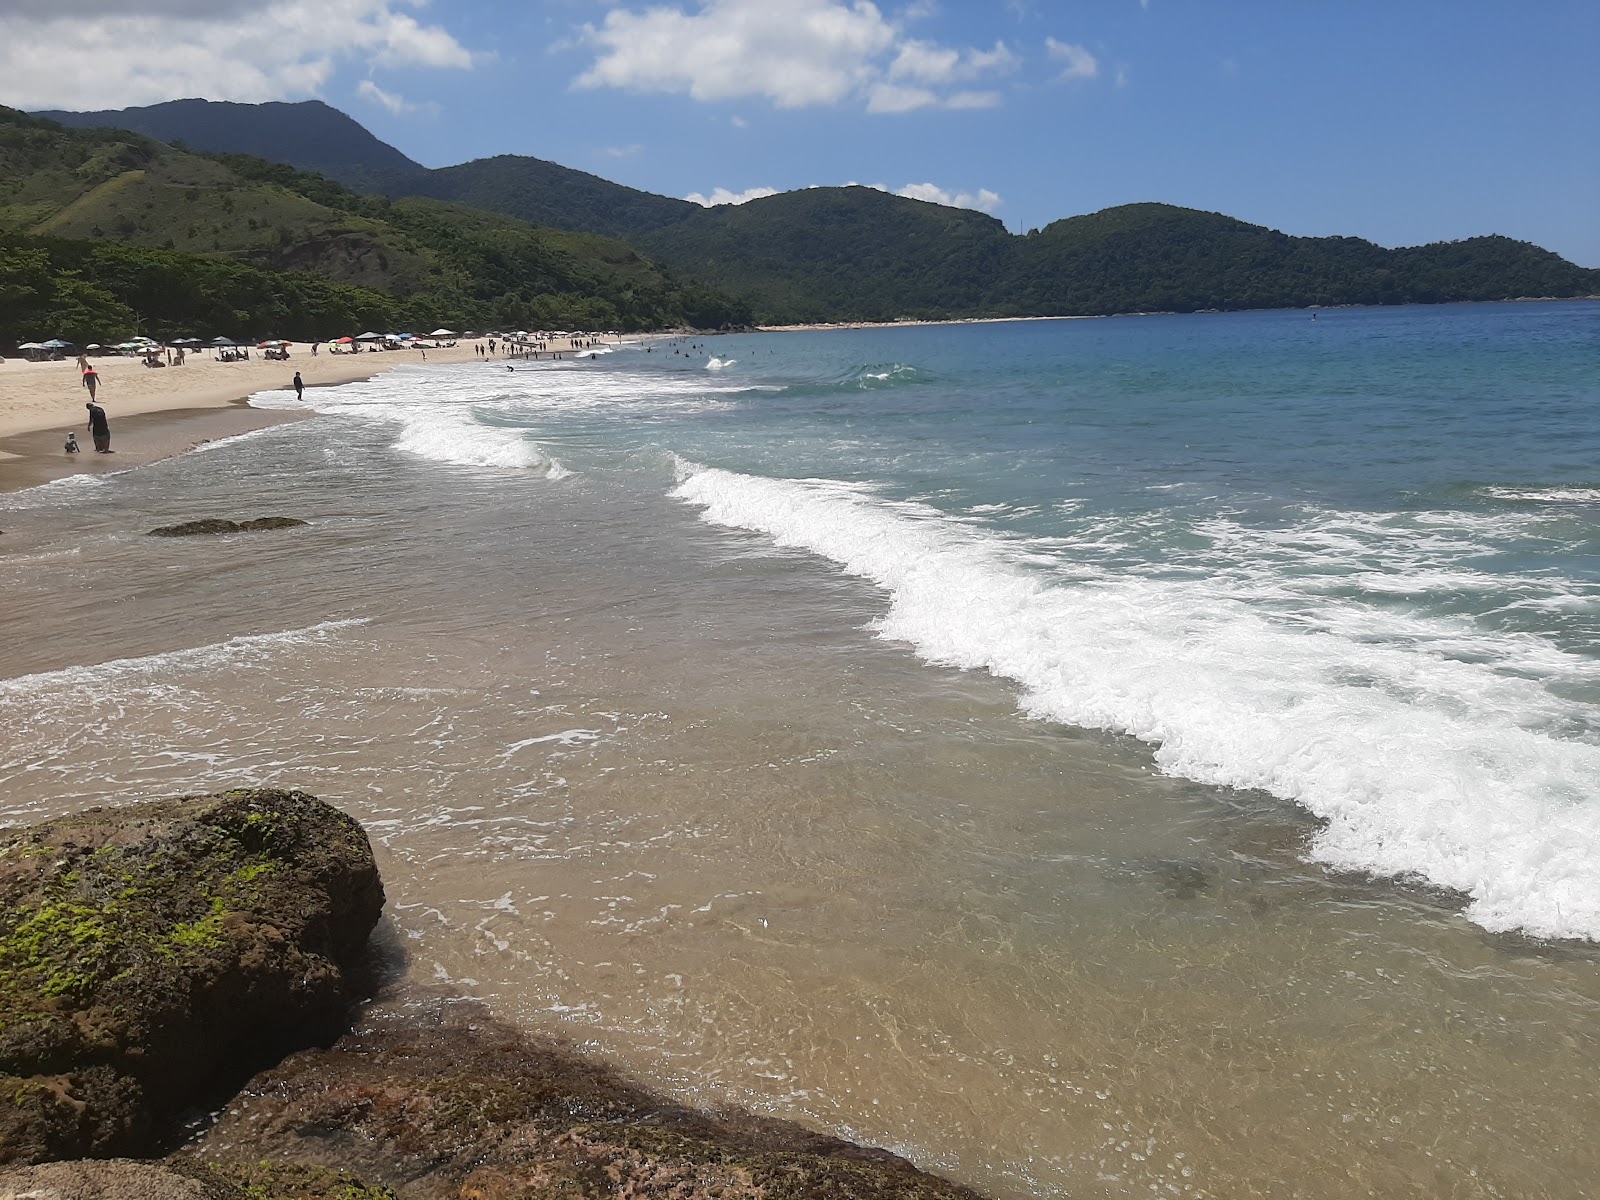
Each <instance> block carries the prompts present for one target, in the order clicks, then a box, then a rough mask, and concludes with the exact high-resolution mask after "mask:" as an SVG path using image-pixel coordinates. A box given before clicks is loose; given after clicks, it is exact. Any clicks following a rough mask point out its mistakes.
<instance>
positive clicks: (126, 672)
mask: <svg viewBox="0 0 1600 1200" xmlns="http://www.w3.org/2000/svg"><path fill="white" fill-rule="evenodd" d="M365 624H367V619H366V618H364V617H363V618H351V619H347V620H342V621H323V622H321V623H320V624H317V625H308V626H305V627H304V628H301V629H284V630H280V631H278V632H277V633H252V634H243V635H241V636H239V637H232V638H229V639H228V640H227V641H225V642H214V643H211V644H209V645H205V646H190V647H188V648H186V649H183V650H168V651H165V652H164V653H161V654H146V655H141V656H140V657H138V658H114V659H111V660H109V661H107V662H102V663H93V664H88V665H84V666H74V667H63V668H62V669H60V670H58V671H41V672H38V673H36V674H33V675H17V676H14V677H12V678H10V679H0V700H7V701H9V700H19V699H27V698H29V697H32V696H36V695H38V694H40V693H45V694H49V695H52V696H59V695H61V694H63V693H69V692H82V691H85V690H87V691H93V692H99V691H101V690H103V689H104V688H106V687H107V686H108V685H115V684H127V683H139V682H143V681H155V682H161V681H164V680H166V679H167V678H169V677H170V676H172V675H174V674H177V673H179V672H186V671H198V670H206V669H213V668H217V667H224V666H248V665H253V664H255V663H259V662H262V661H264V660H265V659H266V658H267V657H269V656H271V655H272V654H274V653H276V652H278V651H281V650H283V649H284V648H286V647H304V646H312V645H318V644H321V643H324V642H327V641H328V640H330V639H331V638H333V637H335V636H337V635H338V634H340V633H341V632H343V631H344V630H346V629H353V628H355V627H357V626H360V625H365Z"/></svg>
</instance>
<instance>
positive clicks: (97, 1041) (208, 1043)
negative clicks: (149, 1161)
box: [0, 790, 383, 1163]
mask: <svg viewBox="0 0 1600 1200" xmlns="http://www.w3.org/2000/svg"><path fill="white" fill-rule="evenodd" d="M382 907H383V887H382V884H381V883H380V882H379V879H378V872H377V867H376V864H375V863H374V861H373V857H372V847H371V846H370V844H369V843H368V841H367V836H366V834H365V832H363V830H362V829H361V826H360V825H359V824H357V823H356V822H355V821H354V820H353V819H352V818H350V817H348V816H346V815H345V814H343V813H341V812H339V811H338V810H337V809H335V808H332V807H331V806H329V805H327V804H324V803H323V802H322V801H320V800H318V799H316V798H315V797H313V796H308V795H306V794H304V793H302V792H280V791H257V790H240V791H233V792H225V793H223V794H222V795H220V796H201V797H187V798H183V799H178V800H162V801H155V802H152V803H146V804H135V805H129V806H126V807H123V808H115V809H90V810H89V811H87V812H85V813H81V814H78V815H77V816H73V817H68V818H65V819H63V820H59V821H51V822H47V823H45V824H42V825H35V826H32V827H29V828H23V829H12V830H6V831H0V1097H4V1098H5V1102H4V1103H0V1163H37V1162H43V1161H46V1160H49V1159H57V1158H67V1157H73V1156H79V1155H85V1156H96V1157H103V1156H110V1155H128V1156H141V1155H148V1154H151V1153H154V1152H156V1151H157V1150H158V1149H159V1148H160V1145H159V1144H160V1143H161V1142H162V1141H163V1140H164V1139H165V1138H167V1137H168V1135H169V1134H170V1132H171V1130H172V1123H173V1120H174V1118H175V1117H176V1116H177V1114H178V1113H180V1112H181V1111H182V1110H183V1109H184V1108H186V1107H188V1106H190V1105H193V1104H195V1103H197V1102H199V1101H201V1100H203V1099H205V1098H206V1097H208V1095H210V1093H211V1091H212V1090H213V1089H215V1088H217V1087H219V1086H222V1085H226V1084H230V1083H237V1081H238V1080H240V1079H243V1078H245V1077H246V1076H247V1075H248V1074H249V1073H250V1072H251V1071H254V1070H258V1069H260V1067H262V1066H263V1065H265V1064H267V1063H271V1062H275V1061H276V1060H277V1059H278V1058H280V1057H281V1056H282V1055H283V1054H286V1053H288V1052H290V1051H292V1050H297V1049H300V1048H303V1047H306V1046H310V1045H317V1044H323V1045H325V1044H327V1043H329V1042H331V1041H332V1040H333V1039H334V1038H336V1037H337V1036H338V1034H339V1033H340V1031H341V1030H342V1029H344V1028H345V1027H346V1026H347V1024H348V1020H349V1015H350V1008H351V1004H352V1002H353V1001H354V1000H355V999H356V997H357V994H358V984H359V972H356V971H355V968H357V967H358V966H359V965H360V964H362V963H363V962H364V951H365V946H366V941H367V936H368V934H369V933H370V932H371V930H372V927H373V925H374V924H375V923H376V922H377V919H378V915H379V913H380V911H381V910H382Z"/></svg>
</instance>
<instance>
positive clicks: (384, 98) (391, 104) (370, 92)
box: [356, 79, 417, 116]
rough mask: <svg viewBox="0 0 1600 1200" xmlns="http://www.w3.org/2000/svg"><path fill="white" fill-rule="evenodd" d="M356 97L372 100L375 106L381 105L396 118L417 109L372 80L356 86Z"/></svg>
mask: <svg viewBox="0 0 1600 1200" xmlns="http://www.w3.org/2000/svg"><path fill="white" fill-rule="evenodd" d="M356 95H358V96H361V97H363V98H365V99H367V100H371V101H372V102H373V103H374V104H381V105H382V106H383V107H384V108H387V109H388V110H389V111H390V112H392V113H394V114H395V115H396V116H398V115H399V114H400V113H403V112H411V111H412V110H414V109H415V108H416V107H417V106H416V105H415V104H412V103H410V102H409V101H408V100H406V98H405V97H404V96H399V95H396V94H395V93H394V92H386V91H384V90H383V89H382V88H381V87H379V86H378V85H377V84H375V83H373V82H372V80H370V79H363V80H362V81H361V82H360V83H359V84H358V85H357V86H356Z"/></svg>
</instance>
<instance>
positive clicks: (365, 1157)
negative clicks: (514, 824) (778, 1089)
mask: <svg viewBox="0 0 1600 1200" xmlns="http://www.w3.org/2000/svg"><path fill="white" fill-rule="evenodd" d="M262 1157H265V1158H268V1159H271V1160H272V1161H281V1162H288V1163H300V1164H309V1165H338V1166H341V1167H344V1168H346V1169H349V1170H353V1171H355V1172H356V1173H357V1174H358V1175H360V1176H362V1177H363V1178H365V1179H367V1180H370V1181H376V1182H378V1183H381V1184H384V1185H387V1186H389V1187H391V1188H393V1189H394V1191H395V1193H396V1195H398V1196H399V1197H400V1198H401V1200H590V1198H594V1200H599V1198H600V1197H624V1196H632V1197H641V1198H643V1197H661V1198H662V1200H667V1198H671V1200H711V1198H712V1197H719V1198H721V1200H799V1198H801V1197H819V1198H821V1197H827V1198H830V1200H891V1198H892V1200H976V1197H977V1193H975V1192H973V1191H971V1190H969V1189H967V1188H965V1187H961V1186H959V1185H957V1184H954V1183H951V1182H949V1181H948V1180H945V1179H941V1178H939V1177H937V1176H934V1175H929V1174H927V1173H925V1172H922V1171H919V1170H918V1169H917V1168H916V1167H914V1166H912V1165H911V1164H910V1163H908V1162H906V1161H905V1160H904V1159H902V1158H899V1157H897V1156H895V1155H893V1154H890V1153H889V1152H887V1151H884V1150H872V1149H866V1148H863V1147H861V1146H856V1145H852V1144H851V1143H849V1142H844V1141H840V1140H839V1139H837V1138H832V1137H828V1136H826V1135H824V1134H819V1133H815V1132H812V1131H811V1130H808V1129H804V1128H802V1127H801V1126H798V1125H794V1124H791V1123H789V1122H785V1121H778V1120H773V1119H770V1118H764V1117H757V1116H753V1115H750V1114H738V1113H735V1114H721V1115H717V1116H712V1115H708V1114H706V1113H702V1112H698V1111H696V1110H694V1109H691V1108H687V1107H685V1106H683V1105H681V1104H678V1103H676V1102H674V1101H672V1100H669V1099H666V1098H665V1097H662V1096H659V1095H654V1094H652V1093H650V1092H648V1091H646V1090H645V1089H644V1088H642V1087H640V1086H639V1085H637V1084H634V1083H631V1082H629V1081H628V1080H626V1079H624V1078H623V1077H622V1076H621V1075H619V1074H618V1073H616V1072H615V1071H614V1070H612V1069H611V1068H609V1067H607V1066H606V1065H604V1064H603V1063H599V1062H596V1061H594V1060H593V1059H590V1058H587V1057H585V1056H583V1055H580V1054H579V1053H577V1052H576V1051H575V1050H573V1049H571V1048H570V1047H567V1046H564V1045H561V1044H558V1043H555V1042H550V1041H543V1040H538V1039H533V1038H528V1037H525V1036H523V1035H521V1034H519V1033H518V1032H516V1031H515V1030H513V1029H510V1028H508V1027H506V1026H503V1025H499V1024H496V1023H495V1022H494V1021H493V1020H491V1019H490V1018H489V1017H488V1016H487V1015H486V1013H485V1012H484V1010H482V1009H481V1008H480V1007H479V1006H477V1005H475V1004H471V1003H469V1002H463V1001H438V1002H434V1003H432V1004H431V1005H429V1006H427V1007H425V1008H420V1009H419V1007H418V1006H417V1005H415V1004H411V1005H408V1006H406V1007H405V1008H404V1009H403V1010H402V1011H394V1012H384V1013H377V1012H374V1013H369V1014H368V1015H367V1017H366V1018H365V1019H364V1021H363V1023H362V1025H361V1026H360V1027H358V1028H357V1029H356V1030H355V1031H353V1032H352V1033H350V1034H348V1035H346V1036H345V1037H344V1038H342V1039H341V1040H340V1041H339V1042H338V1043H337V1044H336V1045H335V1046H333V1048H332V1049H331V1050H327V1051H307V1052H304V1053H300V1054H296V1055H294V1056H292V1057H290V1058H288V1059H286V1060H285V1061H283V1062H282V1063H280V1064H278V1066H276V1067H274V1068H271V1069H270V1070H268V1071H266V1072H265V1073H263V1074H262V1075H260V1076H258V1077H257V1078H255V1079H254V1080H252V1081H251V1082H250V1083H249V1084H248V1085H247V1086H246V1088H245V1090H244V1092H243V1093H242V1094H241V1095H240V1096H239V1097H237V1098H236V1099H235V1100H234V1101H233V1103H231V1104H230V1105H229V1106H228V1109H227V1111H226V1113H224V1114H223V1115H222V1116H221V1118H220V1119H219V1120H218V1122H217V1124H216V1125H215V1126H213V1127H212V1128H211V1129H210V1130H208V1131H207V1132H206V1133H205V1134H204V1135H203V1136H202V1137H201V1138H200V1139H199V1141H198V1142H196V1143H195V1144H193V1145H191V1146H189V1147H186V1148H185V1149H184V1150H183V1151H182V1152H180V1154H178V1155H176V1156H174V1158H173V1159H172V1160H170V1161H171V1162H173V1163H183V1164H187V1166H186V1169H190V1170H192V1169H194V1167H195V1165H197V1164H208V1165H212V1166H217V1165H220V1166H224V1167H233V1166H237V1165H238V1164H241V1163H245V1162H248V1161H252V1160H255V1159H259V1158H262Z"/></svg>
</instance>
